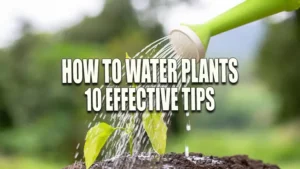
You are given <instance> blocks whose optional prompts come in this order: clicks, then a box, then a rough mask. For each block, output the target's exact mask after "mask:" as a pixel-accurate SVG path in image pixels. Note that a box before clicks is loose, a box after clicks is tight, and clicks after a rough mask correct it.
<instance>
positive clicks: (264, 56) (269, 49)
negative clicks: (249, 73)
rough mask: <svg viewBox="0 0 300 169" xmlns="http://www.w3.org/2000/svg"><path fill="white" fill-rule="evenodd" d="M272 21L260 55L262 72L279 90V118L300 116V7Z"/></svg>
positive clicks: (292, 118) (271, 85)
mask: <svg viewBox="0 0 300 169" xmlns="http://www.w3.org/2000/svg"><path fill="white" fill-rule="evenodd" d="M295 14H296V15H295V17H293V18H291V19H289V20H286V21H284V22H283V23H280V24H274V25H270V27H269V31H268V33H267V37H266V40H265V42H264V44H263V46H262V48H261V54H260V57H258V74H259V75H260V76H261V77H262V79H263V80H264V81H265V82H266V83H267V84H268V85H269V87H270V88H271V89H272V90H273V91H274V92H275V93H276V94H277V97H278V100H279V109H278V118H277V120H278V122H284V121H287V120H295V118H298V119H299V118H300V107H299V100H300V74H299V65H300V48H299V46H300V11H299V10H298V11H297V12H296V13H295Z"/></svg>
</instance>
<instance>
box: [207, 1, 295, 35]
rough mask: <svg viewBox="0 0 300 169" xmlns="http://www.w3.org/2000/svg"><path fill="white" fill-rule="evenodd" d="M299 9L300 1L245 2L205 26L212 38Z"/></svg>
mask: <svg viewBox="0 0 300 169" xmlns="http://www.w3.org/2000/svg"><path fill="white" fill-rule="evenodd" d="M299 7H300V0H264V1H262V0H246V1H245V2H243V3H241V4H239V5H237V6H236V7H234V8H232V9H230V10H229V11H227V12H225V13H223V14H221V15H219V16H217V17H216V18H214V19H212V20H211V21H209V22H207V23H206V24H205V25H206V26H207V27H208V28H209V30H210V36H214V35H217V34H220V33H223V32H226V31H228V30H231V29H234V28H236V27H239V26H242V25H245V24H247V23H250V22H253V21H256V20H259V19H262V18H264V17H267V16H270V15H273V14H276V13H279V12H282V11H292V10H296V9H298V8H299Z"/></svg>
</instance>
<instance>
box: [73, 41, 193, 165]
mask: <svg viewBox="0 0 300 169" xmlns="http://www.w3.org/2000/svg"><path fill="white" fill-rule="evenodd" d="M132 58H134V59H140V58H157V59H161V58H164V59H170V58H175V59H176V60H177V70H178V83H177V84H141V85H139V86H137V87H143V88H148V87H151V88H159V87H177V88H178V91H180V89H181V88H182V87H187V85H188V84H189V81H190V77H188V83H185V84H182V79H181V69H180V67H181V57H180V56H179V55H178V54H177V53H176V52H175V51H174V49H173V48H172V45H171V44H170V42H169V37H168V36H167V37H164V38H161V39H159V40H157V41H155V42H153V43H151V44H149V45H148V46H146V47H145V48H144V49H142V50H141V51H140V52H138V53H137V54H136V55H135V56H134V57H132ZM124 59H125V58H124ZM122 72H123V74H122V81H125V65H123V67H122ZM157 72H159V67H158V68H157ZM158 77H159V74H158ZM104 87H118V86H117V85H115V84H113V83H110V84H109V85H102V86H101V87H100V89H103V88H104ZM154 99H155V97H154ZM104 100H105V95H104V96H103V97H102V101H104ZM102 103H103V102H102ZM154 103H155V101H154ZM103 104H104V103H103ZM102 106H103V105H102ZM127 108H128V105H127ZM164 115H165V117H164V119H165V122H166V124H167V126H169V125H170V123H171V121H170V119H171V116H172V111H170V112H165V113H164ZM185 115H186V118H187V121H188V123H187V124H186V131H187V132H189V131H190V130H191V124H190V121H189V115H190V114H189V112H186V114H185ZM132 116H133V118H134V119H135V127H134V140H133V142H134V150H133V152H134V153H138V152H148V153H149V154H150V153H152V152H153V150H152V149H151V148H150V147H151V146H149V140H148V138H147V136H146V133H145V131H144V129H143V126H142V118H141V113H129V112H128V111H127V112H126V113H124V112H121V111H120V112H118V113H109V114H108V113H105V112H101V113H100V114H95V117H94V118H93V120H92V121H91V122H89V123H88V126H87V128H88V129H89V128H91V127H92V126H94V125H95V124H97V123H99V122H107V123H108V124H110V125H112V126H113V127H118V128H119V127H120V128H125V127H126V124H127V123H128V122H129V121H130V119H131V118H132ZM128 140H129V139H128V136H127V134H124V132H122V131H120V130H117V131H115V132H114V133H113V135H112V136H111V137H110V139H109V140H108V142H107V143H106V145H105V147H104V148H103V149H102V151H101V157H103V159H109V158H112V157H115V156H120V155H123V154H125V153H126V152H128V147H127V145H128ZM80 145H81V144H80V143H78V145H77V146H76V153H75V155H74V158H75V162H76V161H83V159H82V158H81V159H79V157H80V156H81V157H82V156H83V154H79V148H80ZM185 154H186V156H188V155H189V147H188V145H185Z"/></svg>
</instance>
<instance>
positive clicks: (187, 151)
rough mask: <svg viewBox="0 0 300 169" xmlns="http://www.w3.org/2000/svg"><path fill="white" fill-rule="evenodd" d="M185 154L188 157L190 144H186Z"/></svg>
mask: <svg viewBox="0 0 300 169" xmlns="http://www.w3.org/2000/svg"><path fill="white" fill-rule="evenodd" d="M184 154H185V156H186V157H188V156H189V146H185V151H184Z"/></svg>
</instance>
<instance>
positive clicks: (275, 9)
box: [170, 0, 300, 60]
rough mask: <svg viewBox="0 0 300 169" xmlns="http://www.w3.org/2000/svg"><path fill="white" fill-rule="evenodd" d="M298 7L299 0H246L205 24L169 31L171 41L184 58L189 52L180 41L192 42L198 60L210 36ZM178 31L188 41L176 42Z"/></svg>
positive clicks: (185, 26)
mask: <svg viewBox="0 0 300 169" xmlns="http://www.w3.org/2000/svg"><path fill="white" fill-rule="evenodd" d="M299 7H300V0H264V1H262V0H246V1H245V2H243V3H241V4H239V5H237V6H235V7H233V8H232V9H230V10H228V11H227V12H224V13H223V14H221V15H219V16H217V17H215V18H213V19H212V20H210V21H208V22H207V23H205V24H202V25H184V26H183V27H184V28H183V27H182V28H178V29H175V30H173V31H172V32H171V33H170V37H171V43H172V44H173V47H174V49H175V50H177V49H180V51H179V52H180V54H181V55H183V57H185V58H187V57H186V56H184V55H185V54H187V53H188V54H190V52H187V51H185V49H182V43H188V44H189V46H191V45H192V44H193V45H194V47H195V48H197V51H196V52H192V53H193V54H194V55H195V54H197V56H193V58H196V59H197V60H200V58H202V57H204V55H205V51H206V49H207V47H208V44H209V39H210V37H212V36H215V35H218V34H221V33H223V32H226V31H229V30H231V29H234V28H237V27H239V26H242V25H245V24H248V23H250V22H253V21H256V20H259V19H262V18H264V17H267V16H270V15H273V14H276V13H279V12H282V11H292V10H296V9H298V8H299ZM187 28H189V29H191V30H192V31H193V32H194V34H193V33H190V32H189V31H186V30H187ZM179 32H181V33H182V34H181V35H182V36H185V39H186V40H190V41H189V42H188V41H186V42H182V41H181V42H180V43H178V42H177V41H178V40H176V39H182V38H178V35H180V34H179ZM187 32H188V33H187ZM175 35H176V36H175ZM197 38H198V39H199V41H200V42H201V43H200V44H199V41H198V40H196V39H197ZM195 42H196V43H195ZM180 45H181V46H180ZM203 53H204V54H203ZM188 57H191V56H188Z"/></svg>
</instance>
